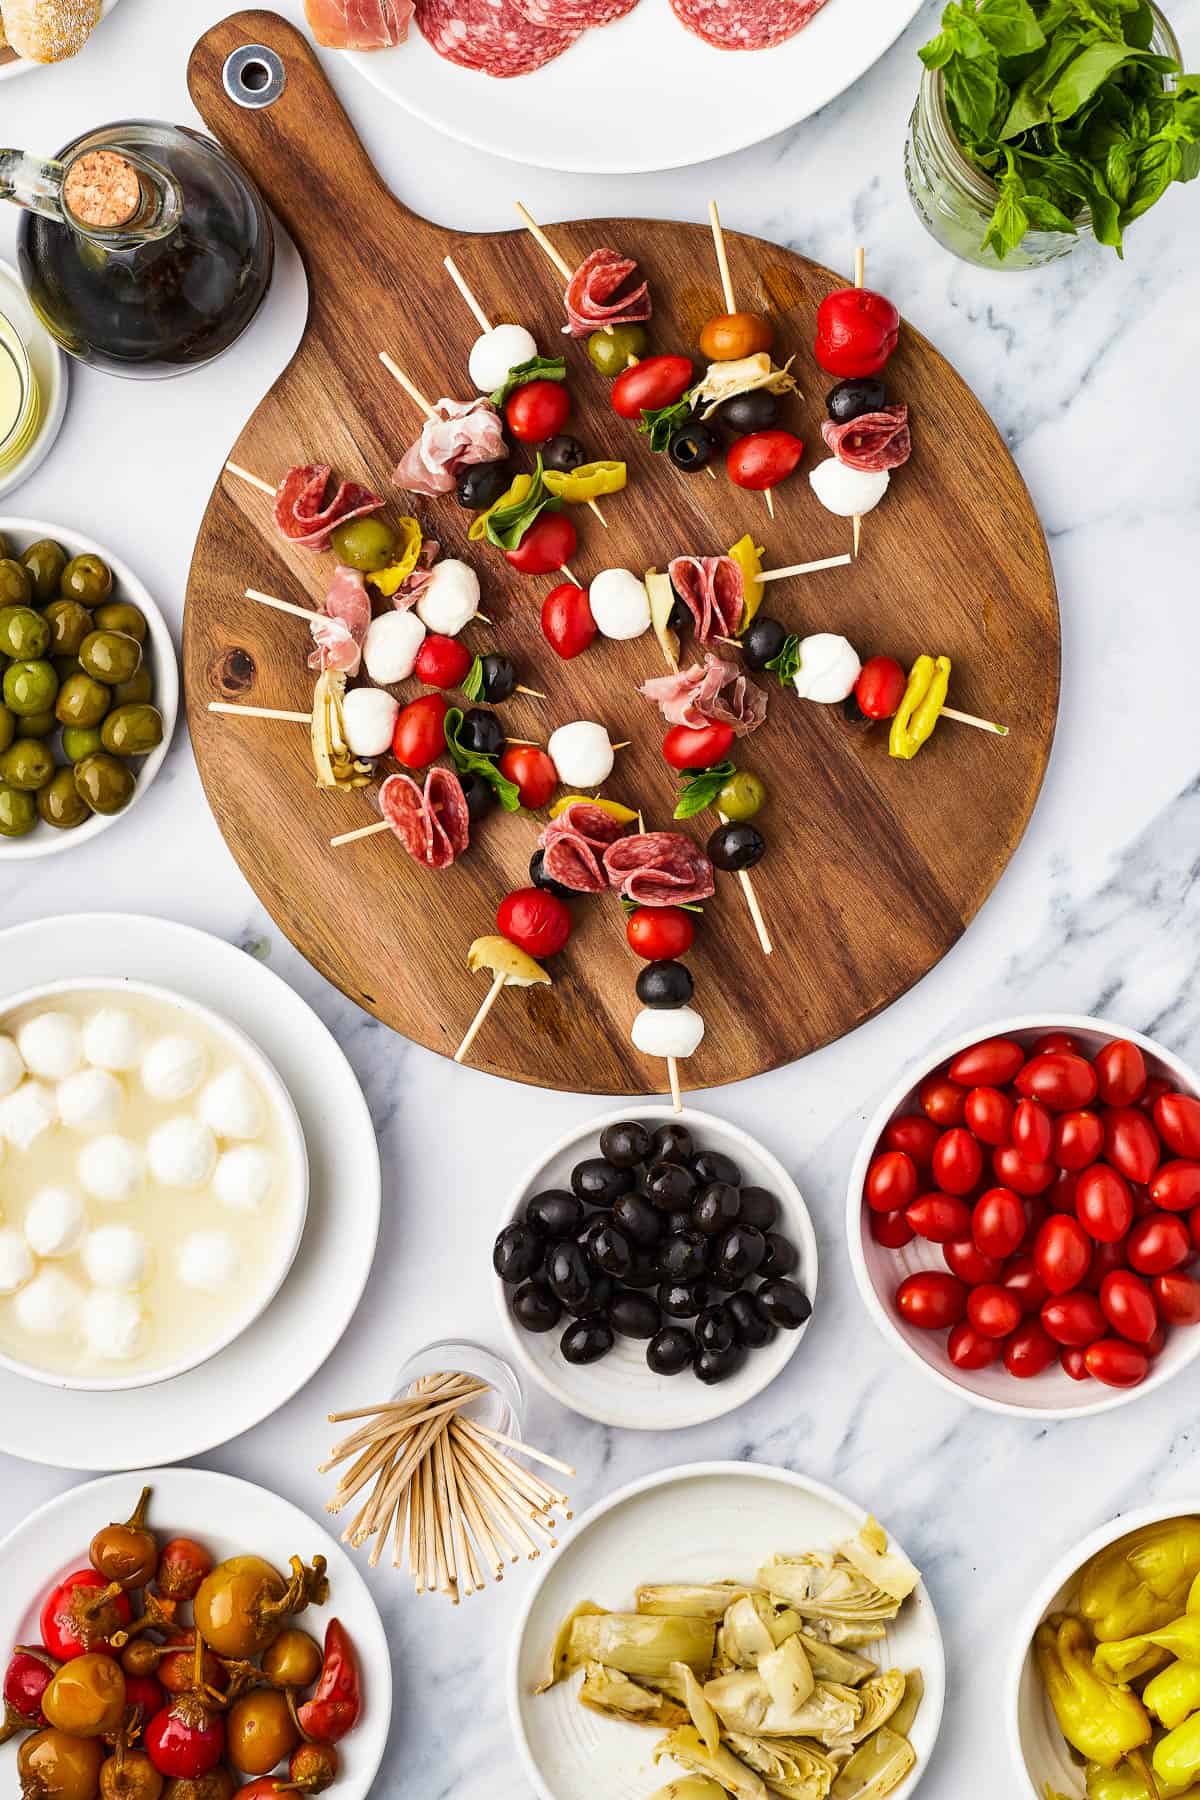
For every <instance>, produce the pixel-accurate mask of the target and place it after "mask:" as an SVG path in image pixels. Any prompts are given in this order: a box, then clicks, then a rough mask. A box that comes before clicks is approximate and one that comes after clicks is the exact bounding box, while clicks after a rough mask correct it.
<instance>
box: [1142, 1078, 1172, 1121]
mask: <svg viewBox="0 0 1200 1800" xmlns="http://www.w3.org/2000/svg"><path fill="white" fill-rule="evenodd" d="M1170 1092H1171V1084H1170V1082H1169V1081H1164V1080H1163V1077H1162V1076H1161V1075H1151V1077H1150V1079H1149V1081H1148V1082H1147V1083H1146V1085H1145V1087H1144V1088H1143V1089H1142V1093H1141V1097H1140V1098H1139V1100H1138V1102H1137V1104H1138V1105H1139V1106H1140V1107H1141V1109H1142V1111H1143V1112H1148V1113H1153V1111H1154V1109H1155V1107H1156V1106H1157V1105H1158V1103H1159V1101H1160V1100H1161V1099H1162V1097H1163V1095H1164V1094H1169V1093H1170Z"/></svg>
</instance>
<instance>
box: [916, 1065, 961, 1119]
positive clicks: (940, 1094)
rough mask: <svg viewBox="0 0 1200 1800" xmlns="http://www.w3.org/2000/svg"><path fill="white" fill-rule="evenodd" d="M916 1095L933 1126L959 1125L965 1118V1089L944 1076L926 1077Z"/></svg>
mask: <svg viewBox="0 0 1200 1800" xmlns="http://www.w3.org/2000/svg"><path fill="white" fill-rule="evenodd" d="M917 1094H918V1097H919V1099H920V1102H921V1107H922V1110H923V1111H924V1113H925V1115H926V1117H927V1118H930V1119H932V1120H933V1122H934V1124H935V1125H961V1124H962V1122H963V1119H964V1118H965V1117H966V1104H967V1090H966V1088H964V1087H960V1086H959V1084H958V1083H957V1082H956V1081H948V1080H947V1078H946V1077H945V1076H944V1075H927V1076H926V1077H925V1079H924V1081H923V1082H922V1083H921V1085H920V1087H919V1088H918V1090H917Z"/></svg>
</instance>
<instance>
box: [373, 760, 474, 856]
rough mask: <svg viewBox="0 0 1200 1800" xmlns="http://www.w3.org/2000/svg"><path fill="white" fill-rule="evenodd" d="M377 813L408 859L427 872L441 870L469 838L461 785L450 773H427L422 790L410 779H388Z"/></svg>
mask: <svg viewBox="0 0 1200 1800" xmlns="http://www.w3.org/2000/svg"><path fill="white" fill-rule="evenodd" d="M379 810H380V812H381V813H382V814H383V817H384V818H385V819H386V820H387V822H388V824H389V825H390V826H391V828H392V830H393V831H394V832H395V834H396V836H397V837H398V838H399V839H400V842H401V843H402V844H403V845H404V848H405V849H406V850H407V851H408V853H409V855H410V856H411V857H412V858H413V859H414V860H415V861H416V862H419V863H422V864H423V865H424V866H425V867H426V868H427V869H445V868H448V867H449V865H450V864H451V863H452V862H453V861H454V859H455V857H456V856H461V855H462V852H463V851H464V850H465V849H466V847H467V843H468V840H469V836H470V815H469V814H468V811H467V800H466V795H465V794H464V793H463V790H462V783H461V782H460V781H459V779H458V776H457V775H456V774H455V773H454V771H453V770H452V769H441V768H435V769H430V771H429V773H428V775H426V777H425V787H424V790H422V789H421V788H420V787H418V785H417V783H416V782H415V781H414V780H413V778H412V776H411V775H389V776H388V778H387V780H386V781H385V782H384V783H383V786H382V787H381V788H380V790H379Z"/></svg>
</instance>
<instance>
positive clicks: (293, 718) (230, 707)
mask: <svg viewBox="0 0 1200 1800" xmlns="http://www.w3.org/2000/svg"><path fill="white" fill-rule="evenodd" d="M208 710H209V712H215V713H241V715H242V717H243V718H246V719H287V720H288V721H289V722H290V723H291V724H293V725H311V724H312V713H311V712H284V711H283V710H282V709H281V708H279V707H277V706H237V705H235V704H234V703H233V702H232V701H230V700H210V701H209V703H208Z"/></svg>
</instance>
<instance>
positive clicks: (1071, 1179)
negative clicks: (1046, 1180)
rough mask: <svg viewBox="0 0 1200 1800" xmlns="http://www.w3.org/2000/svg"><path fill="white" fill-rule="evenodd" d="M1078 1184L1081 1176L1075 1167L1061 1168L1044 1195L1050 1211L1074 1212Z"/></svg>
mask: <svg viewBox="0 0 1200 1800" xmlns="http://www.w3.org/2000/svg"><path fill="white" fill-rule="evenodd" d="M1078 1184H1079V1177H1078V1175H1076V1173H1075V1171H1074V1170H1073V1169H1060V1170H1059V1171H1058V1174H1057V1175H1056V1176H1055V1177H1054V1180H1053V1181H1052V1182H1051V1183H1050V1186H1049V1187H1048V1188H1047V1189H1046V1190H1045V1193H1044V1194H1043V1196H1042V1198H1043V1199H1044V1200H1045V1202H1046V1205H1047V1206H1048V1207H1049V1209H1050V1211H1051V1212H1060V1213H1073V1212H1074V1211H1075V1189H1076V1187H1077V1186H1078Z"/></svg>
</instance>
